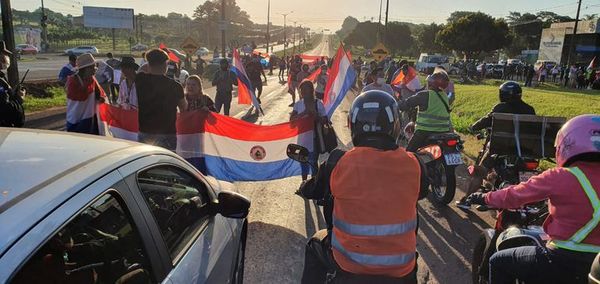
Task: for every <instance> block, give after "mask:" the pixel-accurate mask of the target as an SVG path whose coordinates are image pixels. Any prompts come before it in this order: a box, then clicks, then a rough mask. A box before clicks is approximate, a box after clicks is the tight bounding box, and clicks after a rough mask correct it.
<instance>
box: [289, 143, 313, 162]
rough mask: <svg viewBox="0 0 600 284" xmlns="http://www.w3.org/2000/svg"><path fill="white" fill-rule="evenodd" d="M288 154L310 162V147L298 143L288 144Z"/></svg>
mask: <svg viewBox="0 0 600 284" xmlns="http://www.w3.org/2000/svg"><path fill="white" fill-rule="evenodd" d="M287 156H288V157H289V158H290V159H292V160H294V161H297V162H300V163H308V149H306V148H305V147H303V146H300V145H297V144H289V145H288V146H287Z"/></svg>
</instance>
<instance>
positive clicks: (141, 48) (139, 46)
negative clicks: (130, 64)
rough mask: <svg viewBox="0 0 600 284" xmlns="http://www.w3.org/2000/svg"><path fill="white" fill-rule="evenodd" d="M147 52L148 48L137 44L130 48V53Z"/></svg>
mask: <svg viewBox="0 0 600 284" xmlns="http://www.w3.org/2000/svg"><path fill="white" fill-rule="evenodd" d="M146 50H148V46H147V45H145V44H141V43H138V44H136V45H134V46H132V47H131V51H146Z"/></svg>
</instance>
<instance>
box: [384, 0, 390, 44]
mask: <svg viewBox="0 0 600 284" xmlns="http://www.w3.org/2000/svg"><path fill="white" fill-rule="evenodd" d="M389 14H390V0H387V1H386V6H385V29H384V30H383V43H385V40H386V39H387V36H388V16H389Z"/></svg>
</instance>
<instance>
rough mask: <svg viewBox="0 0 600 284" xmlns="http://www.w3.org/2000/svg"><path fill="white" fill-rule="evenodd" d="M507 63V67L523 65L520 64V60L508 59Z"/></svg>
mask: <svg viewBox="0 0 600 284" xmlns="http://www.w3.org/2000/svg"><path fill="white" fill-rule="evenodd" d="M507 62H508V65H520V64H523V63H522V62H521V59H508V60H507Z"/></svg>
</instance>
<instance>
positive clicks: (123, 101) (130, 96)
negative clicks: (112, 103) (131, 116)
mask: <svg viewBox="0 0 600 284" xmlns="http://www.w3.org/2000/svg"><path fill="white" fill-rule="evenodd" d="M131 87H132V88H131V90H130V89H129V87H128V86H127V80H123V81H121V84H120V85H119V97H118V98H117V104H118V105H119V106H121V107H123V108H126V109H131V108H133V109H137V108H138V99H137V90H136V88H135V83H134V84H133V85H132V86H131Z"/></svg>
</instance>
